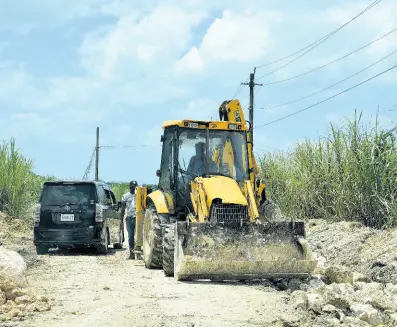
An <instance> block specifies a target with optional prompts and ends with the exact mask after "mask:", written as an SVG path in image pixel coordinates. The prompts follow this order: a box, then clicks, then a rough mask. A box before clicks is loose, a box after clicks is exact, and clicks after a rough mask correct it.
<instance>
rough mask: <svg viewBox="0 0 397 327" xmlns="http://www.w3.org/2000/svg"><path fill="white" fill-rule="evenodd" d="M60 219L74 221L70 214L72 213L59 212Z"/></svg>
mask: <svg viewBox="0 0 397 327" xmlns="http://www.w3.org/2000/svg"><path fill="white" fill-rule="evenodd" d="M61 221H74V215H72V214H61Z"/></svg>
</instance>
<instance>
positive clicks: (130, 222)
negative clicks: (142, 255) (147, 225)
mask: <svg viewBox="0 0 397 327" xmlns="http://www.w3.org/2000/svg"><path fill="white" fill-rule="evenodd" d="M137 186H138V183H137V182H136V181H131V182H130V191H129V192H127V193H125V194H124V195H123V197H122V198H121V217H120V218H121V220H122V221H123V219H124V215H125V213H126V209H127V218H126V224H127V232H128V245H129V248H130V259H135V255H134V246H135V239H134V237H135V222H136V194H135V189H136V187H137Z"/></svg>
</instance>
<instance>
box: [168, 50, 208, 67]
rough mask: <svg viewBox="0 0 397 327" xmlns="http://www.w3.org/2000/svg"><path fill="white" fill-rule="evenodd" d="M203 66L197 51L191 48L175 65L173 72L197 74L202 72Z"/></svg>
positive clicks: (202, 60)
mask: <svg viewBox="0 0 397 327" xmlns="http://www.w3.org/2000/svg"><path fill="white" fill-rule="evenodd" d="M204 66H205V64H204V59H203V58H202V57H201V55H200V51H199V49H197V48H196V47H193V48H191V49H190V51H189V52H188V53H187V54H186V55H185V56H183V58H182V59H181V60H179V61H177V62H176V63H175V70H176V72H177V73H184V72H185V71H192V72H196V73H199V72H201V71H203V69H204Z"/></svg>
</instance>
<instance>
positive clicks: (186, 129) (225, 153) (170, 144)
mask: <svg viewBox="0 0 397 327" xmlns="http://www.w3.org/2000/svg"><path fill="white" fill-rule="evenodd" d="M181 125H182V126H181ZM218 125H221V126H218ZM229 125H230V126H229ZM207 126H208V130H207V129H205V128H206V127H207ZM222 127H224V128H225V129H224V130H221V129H220V128H222ZM229 127H230V128H229ZM245 140H246V131H245V129H244V128H243V126H242V125H240V124H227V123H225V122H222V123H220V122H219V123H218V124H215V123H206V122H203V123H201V124H200V123H199V122H187V121H183V122H181V123H180V124H179V125H176V124H174V123H172V122H171V123H170V125H168V126H167V125H166V126H165V131H164V135H163V137H162V141H163V155H162V159H161V168H160V171H159V177H160V179H159V188H160V189H161V190H163V191H165V192H168V193H170V194H171V195H172V197H173V198H174V201H175V203H176V204H177V207H176V208H175V210H176V213H182V214H186V213H187V212H189V211H192V209H193V207H192V202H191V199H190V191H191V184H190V183H191V181H192V180H194V179H195V178H196V177H209V176H225V177H231V178H233V179H234V180H236V181H237V182H238V183H240V184H241V186H243V184H244V181H245V180H248V179H249V169H248V152H247V146H246V141H245Z"/></svg>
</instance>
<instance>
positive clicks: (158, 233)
mask: <svg viewBox="0 0 397 327" xmlns="http://www.w3.org/2000/svg"><path fill="white" fill-rule="evenodd" d="M166 222H167V216H166V215H162V214H158V213H157V211H156V208H155V207H154V206H153V205H151V206H150V207H148V208H147V209H146V212H145V218H144V220H143V260H144V262H145V267H146V268H149V269H156V268H159V269H161V268H162V267H163V237H162V226H161V225H162V224H163V223H166Z"/></svg>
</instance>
